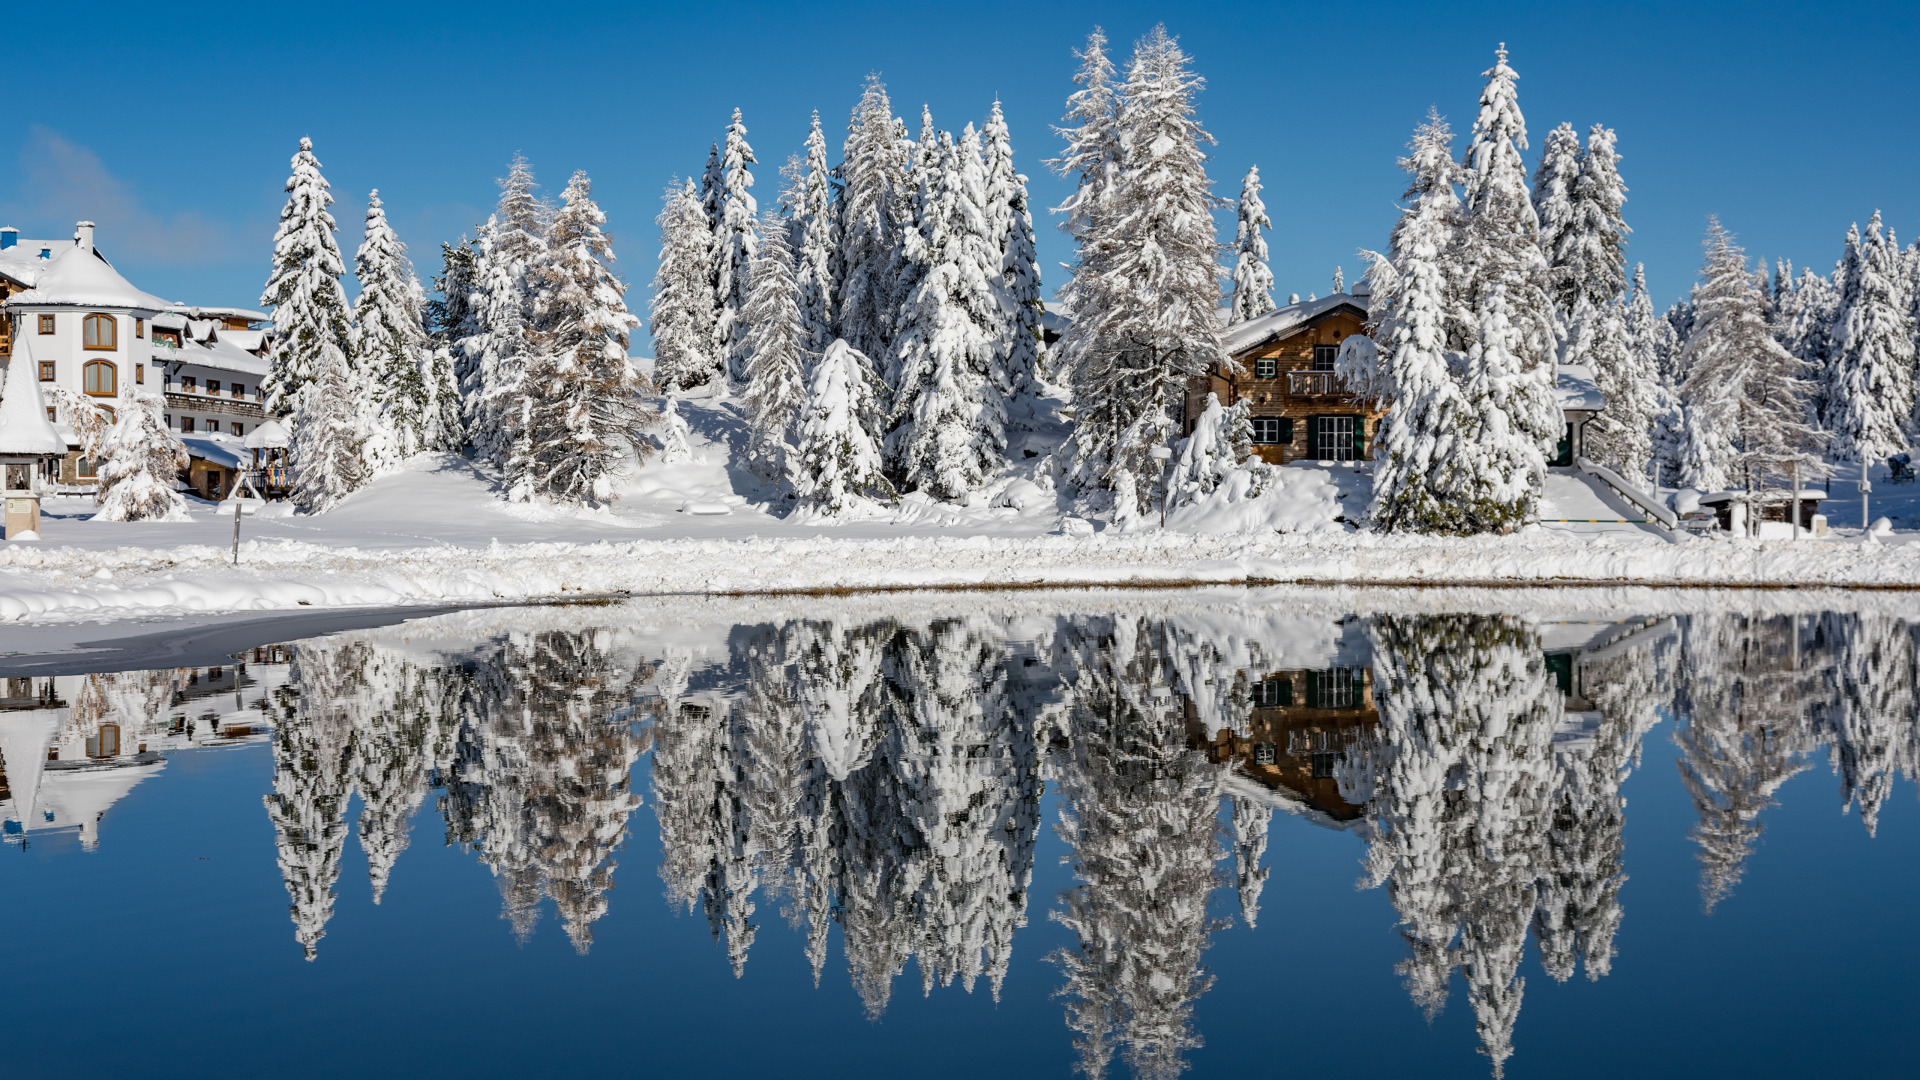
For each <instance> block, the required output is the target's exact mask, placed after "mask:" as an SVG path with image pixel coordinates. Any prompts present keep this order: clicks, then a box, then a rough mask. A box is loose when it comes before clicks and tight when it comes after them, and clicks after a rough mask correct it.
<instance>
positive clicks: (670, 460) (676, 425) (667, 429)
mask: <svg viewBox="0 0 1920 1080" xmlns="http://www.w3.org/2000/svg"><path fill="white" fill-rule="evenodd" d="M679 401H680V399H679V398H678V397H677V396H675V394H674V392H673V391H671V390H669V391H667V392H666V396H665V398H664V400H663V401H662V402H661V405H660V423H659V427H660V434H659V435H658V436H656V438H658V439H659V440H660V464H662V465H678V464H679V463H681V462H683V461H687V460H689V459H691V458H692V457H693V446H692V444H691V443H690V441H689V440H690V438H691V435H692V432H691V431H689V430H688V428H687V421H686V419H685V418H683V417H682V416H681V415H680V405H679Z"/></svg>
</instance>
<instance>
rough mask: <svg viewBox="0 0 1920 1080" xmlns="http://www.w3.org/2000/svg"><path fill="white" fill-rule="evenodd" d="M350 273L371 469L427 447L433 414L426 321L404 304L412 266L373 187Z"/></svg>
mask: <svg viewBox="0 0 1920 1080" xmlns="http://www.w3.org/2000/svg"><path fill="white" fill-rule="evenodd" d="M353 274H354V277H356V278H358V279H359V281H360V296H359V298H358V299H357V300H356V301H355V302H354V305H353V327H352V331H351V342H352V355H353V361H352V364H353V368H354V374H355V376H356V381H357V382H358V383H360V385H362V386H364V387H366V388H367V389H368V390H369V391H370V392H371V397H372V401H373V402H374V403H377V406H378V413H377V416H378V423H377V424H375V425H373V426H372V430H370V431H369V433H368V435H369V437H368V441H367V448H366V449H367V454H368V465H369V467H370V468H371V469H372V470H373V471H374V472H375V473H376V474H377V473H379V472H381V471H383V470H386V469H390V468H392V467H394V466H396V465H398V464H399V463H400V462H402V461H404V460H406V459H407V458H408V457H410V456H412V455H413V454H416V453H418V452H419V451H421V450H423V449H426V448H427V446H428V443H429V438H428V428H429V426H430V425H431V423H432V422H433V420H434V417H433V416H432V411H433V410H432V406H433V402H432V397H431V392H430V391H429V388H428V384H427V379H428V377H429V376H430V375H431V374H432V373H433V365H432V358H431V356H430V355H429V354H430V349H429V346H428V343H427V340H426V333H425V327H424V326H423V325H422V324H421V323H420V321H419V319H418V318H417V316H416V315H415V313H414V312H413V311H412V310H411V306H412V305H411V299H412V297H411V289H412V285H413V281H412V278H413V273H412V270H411V268H410V267H409V266H408V265H407V262H406V249H405V247H403V246H402V245H401V243H400V239H399V237H397V236H395V235H394V234H393V228H392V226H390V225H388V224H387V213H386V209H385V207H383V206H382V205H381V204H380V192H379V191H378V190H375V191H374V192H373V193H372V194H371V195H369V196H368V197H367V226H366V233H365V238H364V239H363V240H362V241H361V242H360V248H359V250H358V251H356V252H354V256H353Z"/></svg>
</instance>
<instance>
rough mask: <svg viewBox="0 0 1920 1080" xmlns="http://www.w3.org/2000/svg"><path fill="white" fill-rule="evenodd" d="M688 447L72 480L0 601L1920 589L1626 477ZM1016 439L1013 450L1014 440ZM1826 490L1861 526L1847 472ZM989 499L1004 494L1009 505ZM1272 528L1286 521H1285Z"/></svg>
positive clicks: (1906, 555)
mask: <svg viewBox="0 0 1920 1080" xmlns="http://www.w3.org/2000/svg"><path fill="white" fill-rule="evenodd" d="M682 412H683V414H684V415H685V416H686V417H687V419H688V422H689V424H690V426H691V427H692V430H693V439H692V443H693V458H692V459H691V460H689V461H686V462H681V463H677V464H671V465H662V464H658V463H655V464H650V465H648V466H647V467H645V468H642V469H638V470H635V471H633V472H632V473H631V474H629V475H628V476H626V477H625V478H624V480H623V486H622V488H621V490H620V491H619V497H618V498H617V499H616V500H615V501H614V503H613V504H612V506H611V507H610V508H606V509H597V510H591V511H581V510H570V509H556V508H552V507H545V506H525V505H515V504H510V503H508V502H506V501H505V500H504V499H503V498H502V497H501V495H500V493H499V492H498V490H497V489H496V487H495V485H494V483H493V481H492V479H491V478H490V477H489V476H488V475H487V474H486V473H485V472H484V471H483V470H480V469H478V468H476V467H475V466H474V465H473V464H472V463H470V462H468V461H466V460H464V459H461V458H458V457H453V456H448V455H424V456H422V457H419V458H416V459H414V461H413V462H412V463H410V464H409V465H408V466H407V467H406V468H404V469H402V470H401V471H399V472H397V473H394V474H391V475H389V476H386V477H384V478H382V479H380V480H379V481H377V482H375V483H374V484H373V485H371V486H370V487H368V488H367V489H365V490H363V491H360V492H358V493H356V494H354V495H353V496H351V497H349V498H348V499H347V500H346V501H345V502H344V503H343V504H342V505H341V506H339V507H338V508H337V509H335V510H333V511H331V512H329V513H326V514H323V515H319V516H314V517H306V516H297V515H293V514H292V513H291V512H290V511H289V510H288V509H287V508H286V507H285V506H283V505H276V506H270V507H268V508H267V509H266V510H265V511H263V512H262V513H261V514H260V515H258V516H254V517H249V518H246V519H244V521H243V523H242V526H241V529H242V543H241V546H240V562H239V565H238V566H234V565H232V564H231V554H230V546H229V545H230V543H231V536H232V519H231V518H230V517H221V516H218V515H216V514H215V513H214V511H213V508H212V507H211V506H210V505H209V504H206V503H198V504H196V506H195V507H194V510H193V513H192V515H191V516H192V520H191V521H188V522H184V523H137V524H123V523H109V522H100V521H93V520H90V518H91V514H92V505H91V502H90V501H89V500H88V499H86V498H83V497H67V498H56V499H50V500H48V501H47V503H46V505H45V507H44V510H43V529H42V539H41V540H39V541H38V542H16V543H12V544H7V545H4V546H0V619H5V620H27V621H29V622H31V623H35V624H45V623H49V622H56V621H59V622H65V621H75V620H78V621H85V622H101V621H113V620H122V619H128V618H136V617H141V616H164V615H177V614H184V613H207V612H267V611H277V610H298V609H301V608H325V607H375V606H407V605H418V604H445V603H454V604H463V603H480V602H500V601H515V600H532V599H545V598H554V597H580V596H598V595H609V594H620V593H629V594H638V595H646V594H672V593H679V594H687V593H695V594H709V593H711V594H738V593H756V592H782V591H808V590H858V589H887V588H910V587H930V586H946V587H989V588H991V587H1005V586H1026V587H1035V586H1047V585H1151V584H1173V583H1198V582H1207V583H1249V582H1303V583H1343V584H1367V583H1372V584H1422V585H1426V584H1433V585H1438V584H1496V585H1555V584H1566V583H1585V584H1638V585H1653V586H1658V585H1724V586H1753V585H1763V586H1817V585H1826V586H1840V587H1857V586H1897V587H1905V586H1920V544H1916V543H1914V541H1915V540H1920V536H1916V535H1914V534H1911V533H1906V532H1895V533H1894V534H1893V535H1892V536H1890V537H1887V538H1886V539H1885V540H1884V541H1883V542H1876V541H1874V540H1863V539H1862V538H1861V536H1860V534H1859V531H1858V529H1857V527H1856V528H1855V529H1853V530H1850V531H1849V530H1841V531H1840V532H1839V533H1838V534H1837V535H1836V536H1835V537H1834V538H1833V539H1829V540H1824V541H1813V540H1805V541H1799V542H1792V541H1749V540H1736V539H1727V538H1711V539H1683V540H1681V541H1679V542H1676V541H1674V540H1672V539H1669V538H1668V537H1666V536H1665V535H1663V534H1660V533H1658V532H1656V531H1655V530H1652V529H1651V528H1649V527H1647V526H1644V525H1638V524H1632V523H1630V522H1631V519H1633V518H1635V517H1637V516H1638V515H1635V514H1633V513H1631V512H1630V511H1629V510H1628V509H1627V508H1626V507H1625V506H1623V505H1621V504H1619V502H1618V500H1617V499H1615V498H1614V497H1613V496H1612V495H1611V494H1604V493H1600V492H1596V491H1595V490H1594V489H1593V488H1592V487H1591V486H1590V485H1589V484H1588V482H1587V481H1585V480H1583V479H1581V478H1579V477H1575V476H1573V475H1570V474H1564V473H1555V474H1554V475H1553V476H1552V477H1551V478H1550V480H1549V484H1548V489H1547V498H1546V502H1545V505H1544V506H1543V511H1542V514H1541V516H1542V518H1544V519H1568V520H1547V521H1543V523H1542V524H1540V525H1538V526H1535V527H1532V528H1529V529H1526V530H1524V531H1522V532H1520V533H1517V534H1515V535H1512V536H1507V537H1495V536H1486V537H1475V538H1469V539H1450V538H1429V537H1405V536H1393V537H1386V536H1379V535H1375V534H1372V533H1367V532H1361V531H1356V530H1355V529H1354V528H1353V527H1352V526H1351V525H1349V524H1345V523H1344V518H1345V516H1346V513H1347V508H1349V507H1351V508H1354V512H1355V513H1358V511H1359V509H1361V508H1363V507H1364V504H1365V501H1366V492H1367V488H1368V484H1369V482H1370V478H1369V476H1368V474H1367V472H1366V470H1365V468H1364V467H1358V468H1356V467H1350V466H1331V467H1318V466H1312V465H1308V466H1289V467H1287V468H1286V469H1283V470H1281V476H1282V482H1281V485H1280V489H1279V492H1278V493H1277V494H1273V495H1270V496H1263V498H1265V499H1266V500H1267V503H1266V504H1265V505H1264V506H1262V507H1261V509H1259V510H1258V511H1257V512H1254V511H1250V510H1249V509H1248V507H1249V506H1250V505H1252V504H1237V505H1235V506H1233V507H1227V508H1224V509H1223V510H1222V511H1221V512H1220V513H1216V514H1211V515H1205V514H1203V515H1192V514H1189V515H1186V516H1184V517H1182V516H1178V515H1177V516H1176V519H1175V520H1174V521H1173V522H1172V523H1171V524H1170V527H1169V528H1167V529H1164V530H1163V529H1161V528H1159V527H1158V524H1157V522H1153V523H1150V524H1149V525H1147V526H1145V527H1143V528H1140V529H1137V530H1134V531H1131V532H1124V533H1122V532H1116V531H1113V530H1109V529H1105V528H1098V529H1095V530H1094V531H1093V532H1091V533H1090V534H1089V533H1087V532H1086V529H1087V528H1088V527H1087V526H1085V524H1084V523H1080V522H1076V521H1071V520H1065V518H1066V515H1065V514H1064V513H1063V510H1062V508H1061V507H1060V506H1059V505H1058V504H1057V502H1056V500H1055V498H1054V496H1053V494H1052V492H1051V491H1050V490H1048V488H1047V485H1045V484H1044V477H1041V476H1039V475H1038V469H1039V467H1040V463H1041V462H1042V461H1044V457H1043V456H1039V455H1036V456H1035V457H1032V458H1027V457H1025V456H1024V455H1020V456H1017V457H1016V465H1015V467H1014V468H1013V469H1011V470H1010V471H1009V473H1008V474H1007V475H1006V476H1005V477H1003V478H1002V479H1001V480H1000V482H999V483H998V484H997V485H996V487H995V488H993V489H990V490H989V491H987V492H986V493H984V494H983V495H981V496H979V497H977V498H975V499H974V500H973V501H972V503H971V504H969V505H965V506H959V505H950V504H937V503H932V502H929V501H926V500H923V499H918V498H913V499H909V500H907V501H906V502H904V503H903V504H902V505H901V506H900V507H899V508H898V509H897V510H895V511H892V512H890V513H888V514H885V515H883V516H875V517H871V518H868V519H865V520H861V521H856V522H849V523H842V524H831V525H823V524H820V523H817V522H806V521H800V520H796V519H792V518H789V517H787V516H785V514H784V509H783V508H781V507H777V506H772V507H770V506H768V505H767V504H765V503H764V502H762V501H761V500H762V499H763V498H764V497H765V496H764V494H763V493H762V492H761V490H760V489H759V487H758V486H757V485H756V484H755V482H754V481H753V480H752V478H751V477H749V476H748V475H746V474H745V472H744V470H741V469H739V468H738V467H737V466H735V465H734V464H733V461H734V460H735V455H734V454H732V453H730V446H732V445H735V444H737V443H738V441H739V440H740V439H741V438H742V437H743V435H744V431H743V429H742V427H741V424H740V420H739V416H738V412H737V410H736V409H735V407H734V405H733V404H732V403H731V402H726V401H718V402H716V401H713V400H709V399H695V400H692V401H686V402H683V404H682ZM1018 450H1019V448H1018V447H1016V451H1018ZM1830 487H1831V489H1832V490H1833V492H1834V494H1835V495H1836V496H1838V497H1839V498H1840V499H1842V500H1845V499H1847V498H1848V497H1850V496H1851V497H1853V498H1854V499H1855V500H1856V501H1854V502H1852V503H1851V504H1850V505H1851V507H1852V509H1851V511H1849V510H1848V506H1849V504H1848V503H1846V502H1840V503H1837V504H1836V503H1829V504H1828V505H1827V507H1826V508H1825V509H1826V510H1827V512H1828V513H1829V515H1830V517H1832V518H1833V519H1834V520H1835V521H1836V522H1837V523H1844V522H1846V521H1848V520H1850V519H1849V518H1848V514H1849V512H1850V513H1851V514H1852V515H1853V516H1852V518H1851V520H1853V521H1854V522H1855V523H1856V525H1857V520H1858V509H1857V508H1858V502H1857V496H1855V495H1853V492H1852V490H1851V489H1852V485H1851V484H1847V483H1833V484H1831V485H1830ZM996 504H997V505H996ZM1873 513H1874V516H1875V517H1879V516H1882V515H1886V516H1890V517H1893V518H1895V520H1896V522H1897V523H1904V522H1905V521H1909V520H1911V521H1915V522H1920V489H1917V488H1916V487H1915V486H1914V485H1904V486H1902V487H1898V488H1888V487H1886V486H1885V485H1882V487H1881V489H1880V490H1878V491H1876V492H1875V493H1874V504H1873ZM1276 528H1279V529H1287V530H1290V531H1287V532H1279V531H1276Z"/></svg>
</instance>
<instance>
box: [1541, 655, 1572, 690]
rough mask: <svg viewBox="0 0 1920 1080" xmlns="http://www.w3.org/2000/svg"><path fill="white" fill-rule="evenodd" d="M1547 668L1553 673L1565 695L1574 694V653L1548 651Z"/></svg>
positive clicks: (1555, 680) (1556, 682)
mask: <svg viewBox="0 0 1920 1080" xmlns="http://www.w3.org/2000/svg"><path fill="white" fill-rule="evenodd" d="M1546 662H1547V670H1548V671H1550V672H1552V673H1553V681H1554V683H1555V684H1556V685H1558V686H1559V687H1560V693H1561V695H1562V696H1563V697H1572V696H1573V654H1572V653H1548V654H1547V655H1546Z"/></svg>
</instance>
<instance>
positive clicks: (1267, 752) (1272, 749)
mask: <svg viewBox="0 0 1920 1080" xmlns="http://www.w3.org/2000/svg"><path fill="white" fill-rule="evenodd" d="M1279 759H1280V748H1279V747H1277V746H1275V745H1273V744H1272V743H1270V742H1263V743H1255V744H1254V747H1253V763H1254V764H1255V765H1271V764H1273V763H1274V762H1276V761H1278V760H1279Z"/></svg>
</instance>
